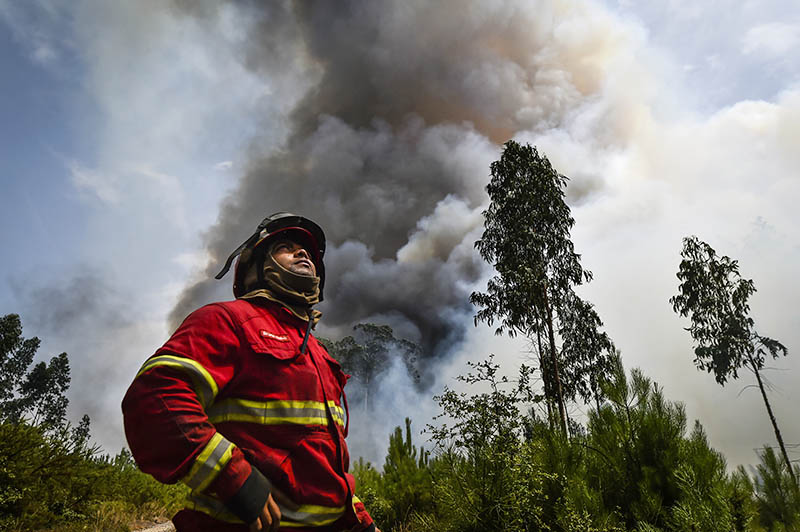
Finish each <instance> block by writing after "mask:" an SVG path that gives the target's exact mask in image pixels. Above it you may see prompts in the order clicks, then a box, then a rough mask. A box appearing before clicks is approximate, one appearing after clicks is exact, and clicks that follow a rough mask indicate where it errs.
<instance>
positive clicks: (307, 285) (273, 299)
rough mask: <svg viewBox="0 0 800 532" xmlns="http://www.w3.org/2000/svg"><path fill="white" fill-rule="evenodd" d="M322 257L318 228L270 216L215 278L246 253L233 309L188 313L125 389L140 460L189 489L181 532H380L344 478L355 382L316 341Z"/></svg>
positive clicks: (131, 438) (287, 216)
mask: <svg viewBox="0 0 800 532" xmlns="http://www.w3.org/2000/svg"><path fill="white" fill-rule="evenodd" d="M324 254H325V235H324V233H323V232H322V229H321V228H320V227H319V226H318V225H317V224H315V223H314V222H312V221H311V220H309V219H307V218H304V217H302V216H296V215H294V214H291V213H285V212H280V213H276V214H273V215H272V216H269V217H267V218H265V219H264V220H263V221H262V222H261V224H260V225H259V226H258V228H257V230H256V232H255V233H254V234H253V235H252V236H251V237H250V238H248V239H247V240H246V241H245V242H244V243H243V244H242V245H241V246H239V248H237V249H236V250H235V251H234V252H233V253H232V254H231V256H230V257H228V260H227V262H226V264H225V266H224V268H223V269H222V271H221V272H220V273H219V274H218V275H217V279H220V278H222V276H224V275H225V273H226V272H227V271H228V269H229V268H230V266H231V263H232V261H233V259H234V258H236V257H237V256H238V260H237V263H236V267H235V269H234V281H233V293H234V296H235V299H234V300H233V301H226V302H219V303H212V304H210V305H206V306H204V307H201V308H200V309H198V310H196V311H194V312H192V313H191V314H190V315H189V316H188V317H187V318H186V319H185V320H184V322H183V323H182V324H181V325H180V326H179V327H178V329H177V330H176V331H175V333H174V334H173V335H172V336H171V337H170V339H169V340H168V341H167V342H166V343H165V344H164V345H163V346H162V347H161V348H160V349H158V350H157V351H156V352H155V354H154V355H153V356H151V357H150V358H149V359H148V360H147V361H146V362H145V363H144V365H143V366H142V368H141V370H139V372H138V374H137V375H136V378H135V379H134V380H133V383H132V384H131V386H130V388H129V389H128V392H127V394H126V395H125V398H124V399H123V402H122V410H123V415H124V424H125V434H126V437H127V439H128V443H129V445H130V448H131V452H132V454H133V457H134V458H135V459H136V463H137V464H138V465H139V467H140V468H141V469H142V471H144V472H146V473H149V474H150V475H152V476H153V477H155V478H156V479H157V480H159V481H161V482H167V483H173V482H176V481H181V482H183V483H185V484H186V485H187V486H189V488H191V492H190V494H189V496H188V499H187V501H186V507H185V508H184V509H183V510H181V511H180V512H178V513H177V514H176V515H175V517H174V518H173V523H174V524H175V527H176V528H177V530H178V532H183V531H192V532H197V531H201V532H202V531H212V530H213V531H231V532H233V531H247V530H251V531H256V530H265V531H266V530H270V531H275V530H293V531H297V532H302V531H316V532H334V531H344V530H353V531H375V530H376V528H375V525H374V524H373V523H372V518H371V517H370V516H369V513H367V511H366V509H365V508H364V504H363V503H362V502H361V501H360V500H359V499H358V497H356V495H355V481H354V479H353V476H352V475H350V474H349V473H348V464H349V455H348V452H347V445H346V444H345V437H346V436H347V431H348V426H349V421H350V418H349V413H348V410H347V399H346V397H345V395H344V389H343V388H344V385H345V382H346V381H347V377H348V376H347V375H345V374H344V373H343V372H342V370H341V367H340V366H339V363H338V362H336V360H334V359H333V358H332V357H331V356H330V355H329V354H328V353H327V351H326V350H325V348H324V347H322V345H321V344H319V343H318V342H317V340H316V338H314V336H313V335H312V334H311V329H312V328H313V327H314V325H315V324H316V322H317V321H318V320H319V318H320V315H321V314H320V313H319V312H318V311H317V310H315V309H313V306H314V305H315V304H317V303H318V302H320V301H322V297H323V288H324V286H325V265H324V263H323V256H324ZM378 532H379V531H378Z"/></svg>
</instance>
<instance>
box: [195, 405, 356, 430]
mask: <svg viewBox="0 0 800 532" xmlns="http://www.w3.org/2000/svg"><path fill="white" fill-rule="evenodd" d="M207 413H208V419H209V421H210V422H211V423H221V422H224V421H244V422H249V423H258V424H260V425H287V424H293V425H321V426H327V425H328V415H327V411H326V408H325V404H324V403H322V402H320V401H284V400H272V401H251V400H249V399H224V400H222V401H218V402H216V403H214V405H213V406H211V407H209V408H208V410H207ZM331 415H332V416H333V418H334V420H335V421H336V423H337V424H339V425H344V415H343V412H342V409H341V408H340V407H338V406H336V405H335V403H334V404H332V406H331Z"/></svg>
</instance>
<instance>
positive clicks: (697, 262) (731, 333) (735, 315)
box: [670, 236, 798, 487]
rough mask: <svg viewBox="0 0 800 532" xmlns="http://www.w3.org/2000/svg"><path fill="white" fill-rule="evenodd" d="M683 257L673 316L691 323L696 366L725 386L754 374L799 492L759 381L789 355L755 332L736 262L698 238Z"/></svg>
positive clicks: (748, 283)
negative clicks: (771, 363) (770, 363)
mask: <svg viewBox="0 0 800 532" xmlns="http://www.w3.org/2000/svg"><path fill="white" fill-rule="evenodd" d="M681 257H682V258H683V259H682V260H681V264H680V267H679V269H678V273H677V276H678V279H679V280H680V285H679V286H678V294H677V295H675V296H673V297H671V298H670V303H672V308H673V310H674V311H675V312H677V313H679V314H680V315H681V316H690V318H691V326H690V327H689V328H688V331H689V333H690V334H691V335H692V338H693V339H694V342H695V350H694V354H695V359H694V363H695V365H696V366H697V368H698V369H702V370H706V371H707V372H709V373H714V378H715V379H716V381H717V382H718V383H719V384H720V385H723V386H724V385H725V383H726V382H727V381H728V379H729V378H733V379H736V378H738V377H739V370H740V369H742V368H747V369H749V370H751V371H752V372H753V374H754V375H755V377H756V382H757V383H758V389H759V390H761V397H762V399H763V400H764V405H765V406H766V408H767V414H768V415H769V420H770V422H771V423H772V428H773V430H774V431H775V438H776V439H777V440H778V446H779V447H780V450H781V454H782V455H783V459H784V461H785V462H786V467H787V469H788V471H789V475H790V476H791V477H792V481H793V482H794V485H795V487H798V484H797V477H796V476H795V474H794V469H793V468H792V463H791V461H790V460H789V455H788V453H787V452H786V445H784V443H783V437H782V436H781V431H780V429H779V428H778V421H777V420H776V419H775V413H774V412H773V411H772V405H771V404H770V402H769V397H767V392H766V389H765V387H764V379H763V377H762V375H761V371H762V370H763V369H764V363H765V362H766V360H767V357H770V358H773V359H775V358H778V357H779V356H786V354H787V350H786V347H785V346H784V345H783V344H782V343H780V342H779V341H777V340H773V339H772V338H768V337H766V336H762V335H760V334H758V332H756V330H755V322H754V321H753V319H752V318H751V317H750V303H749V302H748V300H749V299H750V296H751V295H752V294H753V293H755V291H756V287H755V284H753V281H752V279H742V277H741V275H740V274H739V263H738V261H735V260H732V259H731V258H730V257H727V256H724V255H723V256H721V257H720V256H718V255H717V253H716V251H714V249H713V248H712V247H711V246H709V245H708V244H706V243H705V242H703V241H702V240H700V239H699V238H697V237H696V236H690V237H686V238H684V239H683V250H682V251H681Z"/></svg>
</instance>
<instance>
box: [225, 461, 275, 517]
mask: <svg viewBox="0 0 800 532" xmlns="http://www.w3.org/2000/svg"><path fill="white" fill-rule="evenodd" d="M270 491H271V485H270V483H269V480H267V477H265V476H264V475H263V474H262V473H261V471H259V470H258V469H257V468H255V467H253V468H252V470H251V472H250V476H249V477H247V480H245V481H244V484H242V487H241V488H240V489H239V491H237V492H236V493H235V494H234V495H233V497H231V498H230V499H228V500H227V501H226V502H225V506H226V507H227V508H228V510H230V511H231V512H232V513H233V514H234V515H236V517H238V518H239V519H241V520H242V521H244V522H245V523H247V524H250V523H252V522H253V521H255V520H256V519H257V518H258V516H259V515H261V510H262V509H263V508H264V505H265V504H266V503H267V499H268V498H269V494H270Z"/></svg>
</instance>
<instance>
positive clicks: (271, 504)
mask: <svg viewBox="0 0 800 532" xmlns="http://www.w3.org/2000/svg"><path fill="white" fill-rule="evenodd" d="M279 526H281V510H280V508H278V505H277V504H275V500H274V499H273V498H272V494H270V495H269V497H267V502H266V504H264V507H263V508H262V509H261V514H260V515H259V516H258V518H257V519H256V520H255V521H253V522H252V523H250V532H259V531H263V532H267V531H269V532H275V531H276V530H278V527H279Z"/></svg>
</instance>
